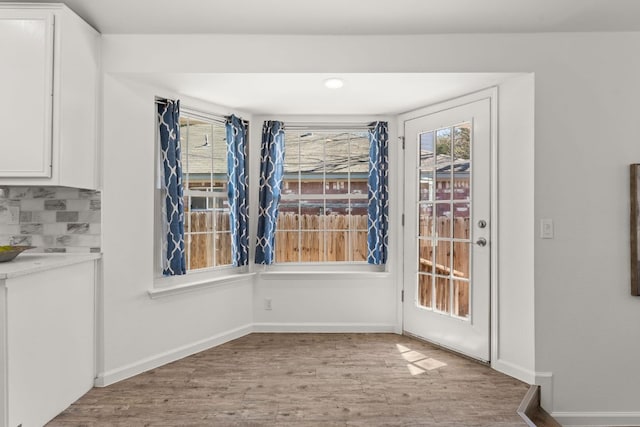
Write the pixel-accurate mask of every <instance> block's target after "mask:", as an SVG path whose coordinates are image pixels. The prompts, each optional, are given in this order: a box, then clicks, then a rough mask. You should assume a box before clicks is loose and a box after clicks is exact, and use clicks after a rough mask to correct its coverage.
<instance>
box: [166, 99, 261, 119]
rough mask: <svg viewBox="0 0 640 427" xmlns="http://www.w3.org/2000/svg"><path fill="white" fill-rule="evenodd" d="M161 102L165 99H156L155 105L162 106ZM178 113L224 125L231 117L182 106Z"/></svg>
mask: <svg viewBox="0 0 640 427" xmlns="http://www.w3.org/2000/svg"><path fill="white" fill-rule="evenodd" d="M163 101H167V99H156V101H155V103H156V104H162V103H163ZM171 101H173V100H171ZM180 111H181V112H184V113H186V114H188V115H190V116H194V117H197V118H200V119H206V120H210V121H213V122H216V123H222V124H225V123H226V122H227V118H228V117H230V116H231V114H229V115H228V116H222V115H220V114H213V113H208V112H206V111H202V110H198V109H195V108H191V107H184V106H182V107H180ZM241 120H242V123H244V124H245V125H248V124H249V121H248V120H244V119H241Z"/></svg>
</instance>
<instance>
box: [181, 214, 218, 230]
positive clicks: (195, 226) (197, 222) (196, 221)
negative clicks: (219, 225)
mask: <svg viewBox="0 0 640 427" xmlns="http://www.w3.org/2000/svg"><path fill="white" fill-rule="evenodd" d="M185 215H188V216H189V221H187V222H188V223H189V224H190V227H189V229H188V231H189V232H191V233H207V232H209V233H210V232H212V231H213V223H214V217H213V215H214V214H213V212H198V211H196V212H189V213H188V214H185Z"/></svg>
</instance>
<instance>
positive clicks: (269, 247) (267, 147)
mask: <svg viewBox="0 0 640 427" xmlns="http://www.w3.org/2000/svg"><path fill="white" fill-rule="evenodd" d="M283 175H284V123H282V122H277V121H266V122H264V125H263V126H262V149H261V154H260V192H259V204H260V206H259V209H258V241H257V244H256V264H273V258H274V255H275V234H276V220H277V219H278V204H279V203H280V192H281V189H282V177H283Z"/></svg>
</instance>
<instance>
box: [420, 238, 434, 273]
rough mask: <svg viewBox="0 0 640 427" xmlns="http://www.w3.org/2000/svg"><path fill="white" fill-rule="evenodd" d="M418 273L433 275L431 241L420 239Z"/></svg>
mask: <svg viewBox="0 0 640 427" xmlns="http://www.w3.org/2000/svg"><path fill="white" fill-rule="evenodd" d="M418 246H419V247H418V253H419V254H420V255H419V259H418V271H419V272H421V273H433V272H434V268H433V241H432V240H431V239H418Z"/></svg>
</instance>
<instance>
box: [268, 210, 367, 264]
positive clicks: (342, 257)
mask: <svg viewBox="0 0 640 427" xmlns="http://www.w3.org/2000/svg"><path fill="white" fill-rule="evenodd" d="M349 221H351V231H349ZM322 229H324V230H327V231H325V232H324V233H323V232H319V231H318V230H322ZM298 230H300V231H298ZM325 234H326V236H325ZM366 260H367V216H366V215H351V216H349V215H298V214H294V213H281V214H279V215H278V224H277V226H276V261H277V262H314V261H316V262H317V261H329V262H331V261H366Z"/></svg>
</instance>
